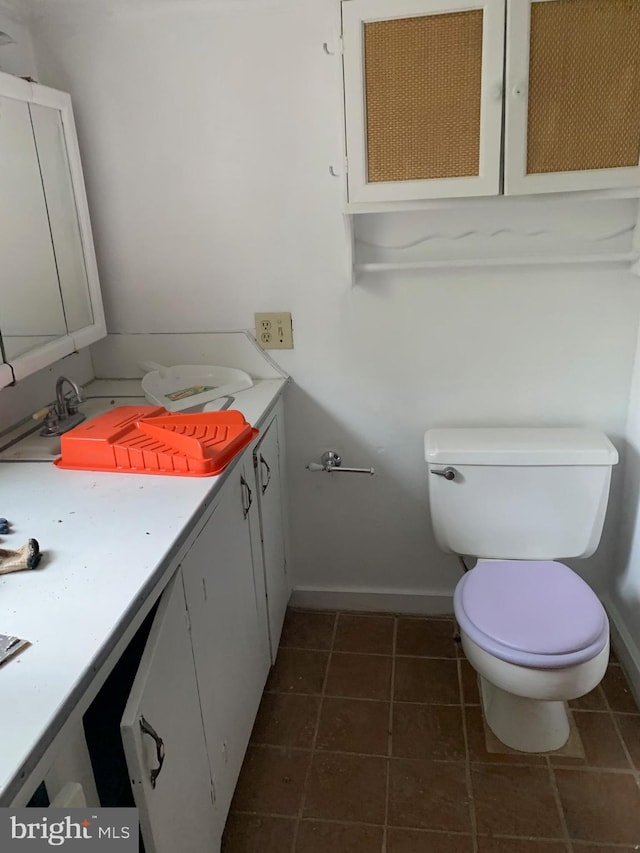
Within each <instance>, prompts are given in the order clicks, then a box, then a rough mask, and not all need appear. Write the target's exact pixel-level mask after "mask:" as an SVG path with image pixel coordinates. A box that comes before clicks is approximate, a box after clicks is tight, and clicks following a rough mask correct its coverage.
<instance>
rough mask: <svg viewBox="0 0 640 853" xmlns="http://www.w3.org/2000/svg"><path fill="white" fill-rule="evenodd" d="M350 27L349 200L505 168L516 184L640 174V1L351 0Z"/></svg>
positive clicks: (497, 186) (444, 191)
mask: <svg viewBox="0 0 640 853" xmlns="http://www.w3.org/2000/svg"><path fill="white" fill-rule="evenodd" d="M505 13H506V14H505ZM505 22H506V29H505ZM342 27H343V66H344V86H345V126H346V148H347V161H348V178H347V193H348V206H349V209H351V210H354V211H356V210H357V209H358V205H359V204H363V203H371V202H377V203H384V202H398V201H412V200H418V199H433V198H452V197H463V196H464V197H471V196H486V195H497V194H499V193H500V192H501V170H502V169H503V168H504V192H505V193H507V194H522V193H534V192H541V193H548V192H563V191H567V190H594V189H596V190H597V189H602V188H616V187H629V186H638V185H640V167H639V166H638V163H639V160H640V55H639V53H638V50H637V46H638V44H639V43H640V4H639V3H636V2H629V0H506V3H505V2H502V0H398V2H391V0H343V3H342ZM505 33H506V36H505ZM503 61H504V67H505V68H506V77H504V78H503ZM503 115H504V134H505V144H504V150H503V147H502V144H501V137H502V122H503Z"/></svg>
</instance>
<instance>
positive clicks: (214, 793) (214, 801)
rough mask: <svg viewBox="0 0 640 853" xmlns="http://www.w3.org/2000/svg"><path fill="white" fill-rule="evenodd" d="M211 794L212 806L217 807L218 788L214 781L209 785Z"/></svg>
mask: <svg viewBox="0 0 640 853" xmlns="http://www.w3.org/2000/svg"><path fill="white" fill-rule="evenodd" d="M209 792H210V794H211V805H212V806H215V804H216V786H215V785H214V784H213V781H211V782H210V783H209Z"/></svg>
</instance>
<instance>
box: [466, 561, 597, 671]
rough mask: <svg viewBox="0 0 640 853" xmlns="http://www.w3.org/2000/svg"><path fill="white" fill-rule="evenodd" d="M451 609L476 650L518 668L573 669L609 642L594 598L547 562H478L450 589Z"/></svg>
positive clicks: (577, 580) (560, 567) (562, 567)
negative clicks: (478, 649)
mask: <svg viewBox="0 0 640 853" xmlns="http://www.w3.org/2000/svg"><path fill="white" fill-rule="evenodd" d="M454 610H455V614H456V618H457V620H458V623H459V625H460V627H461V629H462V630H463V631H464V632H465V633H466V634H467V636H468V637H469V638H470V639H471V640H472V641H473V642H474V643H476V645H478V646H479V647H480V648H482V649H484V650H485V651H486V652H488V653H489V654H491V655H494V656H495V657H497V658H499V659H501V660H504V661H507V662H508V663H513V664H517V665H519V666H525V667H531V668H539V669H559V668H562V667H569V666H575V665H577V664H580V663H584V662H585V661H588V660H591V659H592V658H594V657H595V656H596V655H597V654H599V653H600V652H601V651H602V650H603V649H604V647H605V645H606V644H607V641H608V637H609V620H608V619H607V614H606V612H605V609H604V607H603V606H602V604H601V603H600V600H599V599H598V597H597V595H596V594H595V593H594V592H593V590H592V589H591V587H589V586H588V585H587V584H586V583H585V582H584V581H583V580H582V578H581V577H579V576H578V575H577V574H576V573H575V572H574V571H572V570H571V569H570V568H569V567H568V566H565V565H564V564H563V563H558V562H556V561H552V560H478V563H477V565H476V566H475V568H474V569H472V570H471V571H470V572H468V573H467V574H465V575H464V576H463V577H462V578H461V580H460V581H459V583H458V585H457V586H456V590H455V594H454Z"/></svg>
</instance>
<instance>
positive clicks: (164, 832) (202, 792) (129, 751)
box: [121, 573, 224, 853]
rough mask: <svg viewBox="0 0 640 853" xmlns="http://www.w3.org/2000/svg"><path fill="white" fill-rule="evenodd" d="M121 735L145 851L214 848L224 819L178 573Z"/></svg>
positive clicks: (142, 665)
mask: <svg viewBox="0 0 640 853" xmlns="http://www.w3.org/2000/svg"><path fill="white" fill-rule="evenodd" d="M121 732H122V742H123V745H124V750H125V755H126V759H127V766H128V768H129V776H130V778H131V781H132V790H133V795H134V798H135V801H136V806H137V807H138V809H139V811H140V828H141V831H142V837H143V840H144V845H145V849H146V851H147V853H175V851H176V850H180V851H181V853H201V851H203V850H210V851H214V850H218V849H219V843H220V837H221V834H222V829H223V828H224V816H223V817H221V816H220V813H219V811H217V810H216V808H215V807H214V804H213V792H212V785H211V774H210V768H209V763H208V761H207V750H206V745H205V737H204V731H203V726H202V717H201V713H200V702H199V700H198V687H197V684H196V675H195V669H194V665H193V657H192V653H191V641H190V638H189V629H188V625H187V611H186V607H185V600H184V590H183V588H182V578H181V576H180V573H178V575H177V576H176V577H175V578H174V580H173V581H171V582H170V583H169V585H168V587H167V589H166V590H165V592H164V593H163V595H162V599H161V601H160V604H159V607H158V612H157V614H156V617H155V620H154V623H153V626H152V628H151V633H150V634H149V639H148V641H147V645H146V647H145V651H144V654H143V656H142V659H141V661H140V667H139V669H138V674H137V676H136V679H135V681H134V683H133V687H132V689H131V693H130V695H129V701H128V702H127V706H126V708H125V711H124V714H123V716H122V722H121ZM162 756H164V758H163V759H162ZM158 770H159V772H157V771H158ZM156 773H157V777H156V778H152V774H153V776H154V777H155V776H156Z"/></svg>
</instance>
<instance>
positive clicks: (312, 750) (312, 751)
mask: <svg viewBox="0 0 640 853" xmlns="http://www.w3.org/2000/svg"><path fill="white" fill-rule="evenodd" d="M338 618H339V611H337V610H336V611H334V614H333V631H332V632H331V643H330V646H329V657H328V658H327V665H326V669H325V671H324V678H323V680H322V690H321V692H320V701H319V702H318V713H317V715H316V724H315V728H314V731H313V738H312V739H311V748H310V754H309V766H308V767H307V772H306V773H305V776H304V782H303V785H302V797H301V798H300V807H299V809H298V819H297V821H296V825H295V828H294V831H293V841H292V845H291V853H295V850H296V847H297V845H298V832H299V831H300V821H301V820H302V816H303V814H304V807H305V803H306V800H307V786H308V784H309V778H310V776H311V767H312V765H313V757H314V755H315V752H316V742H317V740H318V732H319V731H320V717H321V715H322V705H323V703H324V695H325V690H326V687H327V680H328V678H329V667H330V666H331V656H332V654H333V646H334V643H335V641H336V634H337V631H338ZM324 651H326V649H324Z"/></svg>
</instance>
